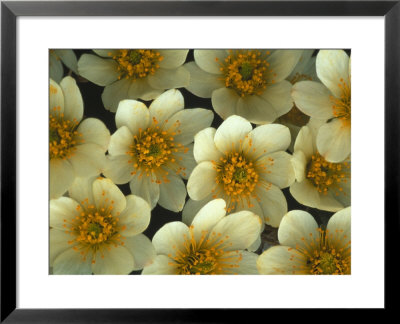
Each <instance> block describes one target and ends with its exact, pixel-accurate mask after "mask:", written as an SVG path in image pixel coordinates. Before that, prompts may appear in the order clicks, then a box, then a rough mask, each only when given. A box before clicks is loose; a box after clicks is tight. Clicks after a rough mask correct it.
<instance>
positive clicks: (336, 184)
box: [306, 152, 350, 196]
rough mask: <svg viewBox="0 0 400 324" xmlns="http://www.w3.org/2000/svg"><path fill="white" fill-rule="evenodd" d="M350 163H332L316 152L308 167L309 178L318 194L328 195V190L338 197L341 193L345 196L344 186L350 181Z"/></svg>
mask: <svg viewBox="0 0 400 324" xmlns="http://www.w3.org/2000/svg"><path fill="white" fill-rule="evenodd" d="M349 169H350V163H348V162H342V163H331V162H328V161H326V160H325V159H324V157H322V156H321V155H320V154H319V153H318V152H316V153H315V154H314V155H313V156H312V157H311V161H310V163H309V164H308V166H307V171H306V172H307V174H306V176H307V178H308V179H309V180H310V181H311V182H312V183H313V184H314V186H315V187H316V188H317V190H318V192H320V193H322V194H324V195H326V194H328V190H330V191H333V192H335V194H336V195H337V196H338V195H339V194H340V192H342V193H343V194H344V195H345V194H346V193H345V192H344V191H343V188H342V186H341V185H342V184H343V183H346V182H347V181H348V178H349V176H350V172H349V171H350V170H349Z"/></svg>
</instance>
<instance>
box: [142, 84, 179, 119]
mask: <svg viewBox="0 0 400 324" xmlns="http://www.w3.org/2000/svg"><path fill="white" fill-rule="evenodd" d="M183 108H184V99H183V96H182V93H181V92H180V91H179V90H176V89H171V90H168V91H165V92H164V93H163V94H162V95H160V96H159V97H157V99H155V100H154V101H153V102H152V103H151V105H150V107H149V112H150V120H153V119H154V118H155V119H156V120H157V122H158V123H161V124H163V123H164V122H165V121H166V120H168V119H169V118H170V117H171V116H173V115H174V114H175V113H177V112H178V111H180V110H182V109H183Z"/></svg>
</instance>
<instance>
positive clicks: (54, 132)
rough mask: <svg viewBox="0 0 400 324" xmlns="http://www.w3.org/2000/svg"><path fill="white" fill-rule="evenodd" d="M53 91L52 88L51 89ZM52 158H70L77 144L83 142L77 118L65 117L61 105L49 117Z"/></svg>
mask: <svg viewBox="0 0 400 324" xmlns="http://www.w3.org/2000/svg"><path fill="white" fill-rule="evenodd" d="M50 91H51V90H50ZM49 120H50V121H49V152H50V159H64V160H65V159H68V158H70V157H71V156H72V155H74V151H75V150H76V145H77V144H81V143H83V139H82V138H81V137H82V134H81V133H79V132H77V131H76V128H77V126H78V124H79V123H78V122H77V121H76V119H74V120H72V121H71V120H68V119H64V114H63V113H61V108H60V107H54V108H53V111H52V113H51V114H50V117H49Z"/></svg>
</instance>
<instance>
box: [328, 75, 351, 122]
mask: <svg viewBox="0 0 400 324" xmlns="http://www.w3.org/2000/svg"><path fill="white" fill-rule="evenodd" d="M338 86H339V88H340V90H341V94H340V97H339V98H336V97H333V96H331V97H330V99H331V101H332V109H333V115H334V116H335V117H336V118H339V119H341V120H342V122H343V123H344V124H345V125H348V126H349V125H350V124H351V88H350V83H349V84H347V83H346V82H345V81H344V80H343V79H340V83H339V84H338Z"/></svg>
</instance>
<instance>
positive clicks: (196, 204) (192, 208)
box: [182, 195, 212, 226]
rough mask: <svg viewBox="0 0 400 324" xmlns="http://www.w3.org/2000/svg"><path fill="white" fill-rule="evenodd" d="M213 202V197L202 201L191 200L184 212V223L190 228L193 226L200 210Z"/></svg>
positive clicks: (209, 196)
mask: <svg viewBox="0 0 400 324" xmlns="http://www.w3.org/2000/svg"><path fill="white" fill-rule="evenodd" d="M211 200H212V196H211V195H208V196H207V197H206V198H204V199H202V200H193V199H189V200H188V201H187V202H186V204H185V206H184V207H183V210H182V222H184V223H185V224H186V225H188V226H189V225H190V224H192V222H193V219H194V217H195V216H196V215H197V213H198V212H199V211H200V209H201V208H202V207H203V206H205V205H206V204H207V203H208V202H209V201H211Z"/></svg>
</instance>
